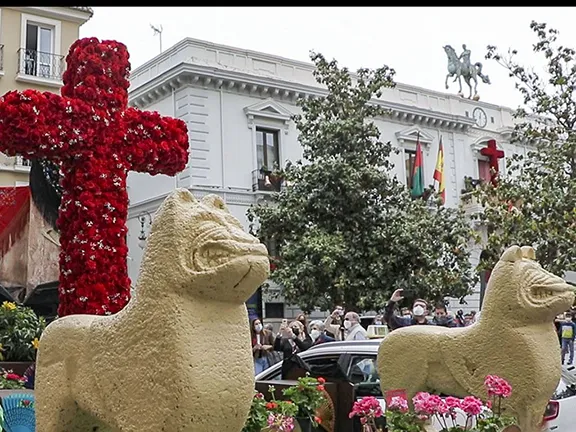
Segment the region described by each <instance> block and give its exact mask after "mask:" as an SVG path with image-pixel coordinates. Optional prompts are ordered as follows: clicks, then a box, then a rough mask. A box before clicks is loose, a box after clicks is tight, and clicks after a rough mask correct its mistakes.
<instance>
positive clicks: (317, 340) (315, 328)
mask: <svg viewBox="0 0 576 432" xmlns="http://www.w3.org/2000/svg"><path fill="white" fill-rule="evenodd" d="M325 330H326V327H324V323H323V322H322V321H320V320H316V321H312V322H311V323H310V338H311V339H312V345H320V344H322V343H325V342H334V340H335V339H334V338H333V337H330V336H328V335H327V334H326V332H325Z"/></svg>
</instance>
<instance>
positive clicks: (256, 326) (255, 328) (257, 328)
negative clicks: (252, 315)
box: [254, 324, 262, 333]
mask: <svg viewBox="0 0 576 432" xmlns="http://www.w3.org/2000/svg"><path fill="white" fill-rule="evenodd" d="M254 330H256V332H257V333H260V332H261V331H262V324H256V325H255V326H254Z"/></svg>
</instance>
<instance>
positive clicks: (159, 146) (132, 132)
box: [124, 108, 188, 175]
mask: <svg viewBox="0 0 576 432" xmlns="http://www.w3.org/2000/svg"><path fill="white" fill-rule="evenodd" d="M124 121H125V125H126V126H125V127H126V135H125V143H126V145H127V150H128V157H129V158H130V162H131V164H132V169H133V170H134V171H144V172H147V173H149V174H152V175H155V174H166V175H176V174H177V173H179V172H180V171H182V170H183V169H184V168H185V167H186V164H187V163H188V128H187V126H186V123H184V122H183V121H182V120H180V119H175V118H171V117H164V116H162V115H160V114H159V113H157V112H149V111H138V110H136V109H133V108H128V109H127V110H126V111H125V113H124Z"/></svg>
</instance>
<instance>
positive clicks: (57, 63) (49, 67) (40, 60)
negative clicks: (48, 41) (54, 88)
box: [18, 48, 64, 81]
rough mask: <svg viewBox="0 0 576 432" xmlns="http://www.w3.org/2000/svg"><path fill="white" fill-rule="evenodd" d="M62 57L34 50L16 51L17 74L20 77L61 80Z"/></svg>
mask: <svg viewBox="0 0 576 432" xmlns="http://www.w3.org/2000/svg"><path fill="white" fill-rule="evenodd" d="M63 71H64V56H61V55H56V54H51V53H45V52H41V51H36V50H29V49H25V48H20V49H19V50H18V73H19V74H22V75H28V76H34V77H38V78H46V79H52V80H58V81H59V80H61V79H62V72H63Z"/></svg>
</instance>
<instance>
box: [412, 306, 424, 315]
mask: <svg viewBox="0 0 576 432" xmlns="http://www.w3.org/2000/svg"><path fill="white" fill-rule="evenodd" d="M424 312H425V311H424V308H423V307H422V306H420V305H417V306H414V309H412V315H414V316H423V315H424Z"/></svg>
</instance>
